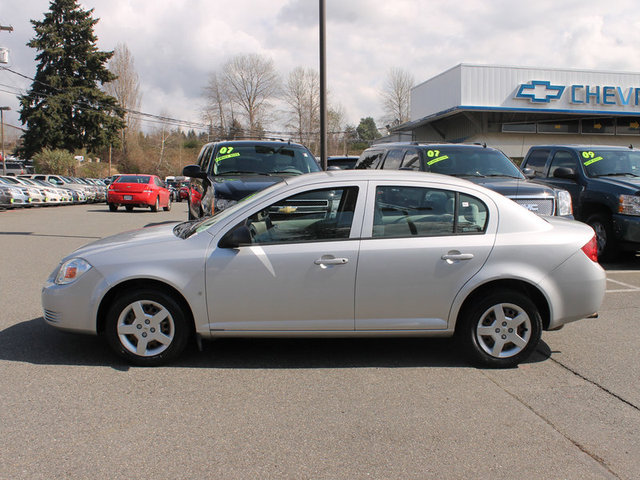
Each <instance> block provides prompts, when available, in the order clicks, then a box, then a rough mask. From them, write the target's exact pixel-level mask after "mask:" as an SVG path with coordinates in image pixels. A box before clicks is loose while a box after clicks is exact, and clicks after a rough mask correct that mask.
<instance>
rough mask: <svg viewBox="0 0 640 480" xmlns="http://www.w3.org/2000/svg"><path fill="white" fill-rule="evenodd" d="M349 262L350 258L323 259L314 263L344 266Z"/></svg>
mask: <svg viewBox="0 0 640 480" xmlns="http://www.w3.org/2000/svg"><path fill="white" fill-rule="evenodd" d="M348 262H349V259H348V258H336V257H321V258H319V259H317V260H316V261H314V262H313V263H315V264H316V265H344V264H345V263H348Z"/></svg>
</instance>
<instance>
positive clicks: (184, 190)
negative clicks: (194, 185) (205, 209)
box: [178, 185, 189, 202]
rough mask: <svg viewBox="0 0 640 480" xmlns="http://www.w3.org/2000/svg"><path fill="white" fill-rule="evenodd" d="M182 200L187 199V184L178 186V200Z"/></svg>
mask: <svg viewBox="0 0 640 480" xmlns="http://www.w3.org/2000/svg"><path fill="white" fill-rule="evenodd" d="M182 200H189V186H188V185H182V186H181V187H180V190H178V201H179V202H181V201H182Z"/></svg>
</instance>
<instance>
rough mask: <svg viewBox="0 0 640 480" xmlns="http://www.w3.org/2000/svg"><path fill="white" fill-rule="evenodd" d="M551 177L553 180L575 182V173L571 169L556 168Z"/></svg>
mask: <svg viewBox="0 0 640 480" xmlns="http://www.w3.org/2000/svg"><path fill="white" fill-rule="evenodd" d="M553 176H554V177H555V178H567V179H570V180H575V179H576V178H577V175H576V171H575V170H574V169H573V168H568V167H558V168H556V169H555V170H554V171H553Z"/></svg>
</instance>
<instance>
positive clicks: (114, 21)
mask: <svg viewBox="0 0 640 480" xmlns="http://www.w3.org/2000/svg"><path fill="white" fill-rule="evenodd" d="M80 4H81V5H82V6H83V7H84V8H86V9H90V8H93V9H94V12H93V16H94V18H98V19H99V22H98V24H97V25H96V27H95V33H96V35H97V36H98V48H100V49H101V50H113V48H114V47H115V46H116V45H117V44H118V43H120V42H121V43H124V44H125V45H126V46H127V47H128V48H129V50H130V51H131V53H132V55H133V58H134V62H135V69H136V71H137V73H138V75H139V77H140V82H141V87H142V88H141V90H142V92H143V97H142V108H141V110H142V111H143V112H147V113H151V114H156V115H158V114H165V115H168V116H170V117H173V118H179V119H184V120H190V121H198V122H199V121H201V118H200V114H199V111H200V109H201V108H202V105H203V99H202V89H203V87H204V86H205V85H206V83H207V80H208V78H209V75H210V73H211V72H212V71H214V70H219V69H220V67H221V65H222V64H223V63H224V62H225V61H226V60H227V59H229V58H230V57H232V56H234V55H237V54H244V53H258V54H261V55H263V56H267V57H270V58H272V59H273V60H274V63H275V66H276V68H277V70H278V72H279V73H280V75H281V76H282V77H283V78H286V76H287V75H288V74H289V72H290V71H291V70H292V69H293V68H295V67H297V66H302V67H310V68H314V69H316V70H318V69H319V63H318V51H319V47H318V45H319V43H318V10H319V9H318V1H316V0H233V1H227V0H225V1H222V0H83V1H81V2H80ZM637 5H638V4H637V0H610V1H602V0H563V1H561V2H559V1H557V0H528V1H519V0H457V1H455V2H453V1H435V0H434V1H427V0H393V1H379V0H326V13H327V23H326V31H327V84H328V88H329V90H330V95H331V100H332V101H333V102H334V103H337V104H340V105H341V106H342V108H343V110H344V113H345V120H346V122H347V123H349V124H351V125H357V124H358V122H359V121H360V118H363V117H369V116H371V117H373V118H374V119H375V120H376V121H377V122H379V120H380V118H381V117H382V107H381V101H380V91H381V89H382V87H383V84H384V80H385V76H386V75H387V73H388V71H389V69H390V68H391V67H401V68H403V69H405V70H407V71H410V72H411V73H412V74H413V75H414V78H415V81H416V84H419V83H421V82H423V81H425V80H428V79H429V78H431V77H432V76H434V75H437V74H439V73H441V72H443V71H445V70H447V69H449V68H451V67H453V66H455V65H457V64H459V63H475V64H491V65H513V66H527V67H555V68H574V69H594V70H613V71H624V72H639V71H640V15H638V14H637ZM48 9H49V0H2V1H1V2H0V25H4V26H7V25H11V26H13V28H14V30H13V32H12V33H9V32H5V31H1V32H0V47H6V48H9V50H10V61H9V64H8V65H5V66H7V67H9V68H11V69H12V70H15V71H17V72H20V73H22V74H24V75H27V76H29V77H33V76H34V74H35V61H34V58H35V55H36V51H35V50H33V49H31V48H29V47H27V46H26V43H27V42H28V41H29V40H30V39H32V38H33V37H34V30H33V26H32V25H31V23H30V22H29V20H30V19H36V20H42V19H43V18H44V14H45V12H47V11H48ZM30 84H31V82H30V81H28V80H24V79H22V78H20V77H19V76H17V75H15V74H13V73H10V72H7V71H6V70H0V105H1V106H10V107H11V108H12V111H11V112H7V113H6V115H5V119H6V121H7V122H8V123H12V124H14V125H17V124H18V119H17V114H16V109H17V108H18V102H17V99H16V95H15V92H16V90H20V91H22V92H24V91H26V90H27V89H28V88H29V87H30ZM378 126H382V125H380V124H379V125H378ZM152 127H153V126H152V125H147V126H146V128H152Z"/></svg>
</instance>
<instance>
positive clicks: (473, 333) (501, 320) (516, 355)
mask: <svg viewBox="0 0 640 480" xmlns="http://www.w3.org/2000/svg"><path fill="white" fill-rule="evenodd" d="M460 322H461V323H460V324H459V325H458V328H456V335H457V337H458V339H459V340H460V342H461V344H462V346H463V348H464V349H465V352H466V353H467V355H468V356H469V357H470V359H471V361H472V362H473V363H475V364H478V365H480V366H484V367H491V368H510V367H515V366H516V365H518V364H519V363H520V362H522V361H523V360H525V359H526V358H528V357H529V355H531V353H533V351H534V350H535V348H536V346H537V345H538V342H539V341H540V336H541V335H542V319H541V318H540V313H539V312H538V309H537V307H536V306H535V304H534V303H533V302H532V301H531V300H530V299H529V298H528V297H527V296H525V295H524V294H522V293H520V292H516V291H512V290H504V291H499V292H498V291H497V292H495V293H491V294H489V295H488V296H486V297H484V298H480V299H479V300H478V301H474V302H473V304H472V305H470V306H469V307H468V308H467V309H466V310H465V312H463V314H462V318H461V319H460Z"/></svg>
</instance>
